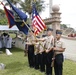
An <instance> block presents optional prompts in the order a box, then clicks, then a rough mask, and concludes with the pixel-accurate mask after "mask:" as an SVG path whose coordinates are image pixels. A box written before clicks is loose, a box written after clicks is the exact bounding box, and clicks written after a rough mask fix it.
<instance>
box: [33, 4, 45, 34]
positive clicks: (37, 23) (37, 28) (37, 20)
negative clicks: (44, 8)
mask: <svg viewBox="0 0 76 75" xmlns="http://www.w3.org/2000/svg"><path fill="white" fill-rule="evenodd" d="M32 12H33V13H32V26H33V29H34V33H35V35H38V34H39V33H40V32H42V31H43V30H44V29H45V28H46V25H45V24H44V22H43V20H42V19H41V17H40V16H39V14H38V12H37V10H36V7H35V5H33V10H32Z"/></svg>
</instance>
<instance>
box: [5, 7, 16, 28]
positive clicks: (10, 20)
mask: <svg viewBox="0 0 76 75" xmlns="http://www.w3.org/2000/svg"><path fill="white" fill-rule="evenodd" d="M4 10H5V14H6V17H7V19H8V23H9V28H12V26H14V25H15V21H14V16H13V15H12V14H13V13H12V11H10V10H8V9H7V8H6V7H5V6H4Z"/></svg>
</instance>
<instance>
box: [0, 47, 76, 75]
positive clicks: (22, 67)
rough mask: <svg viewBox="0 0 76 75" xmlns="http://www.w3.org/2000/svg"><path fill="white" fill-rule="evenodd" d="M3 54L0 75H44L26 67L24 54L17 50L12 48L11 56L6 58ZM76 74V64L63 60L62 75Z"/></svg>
mask: <svg viewBox="0 0 76 75" xmlns="http://www.w3.org/2000/svg"><path fill="white" fill-rule="evenodd" d="M3 51H4V53H3V54H0V63H4V64H5V65H6V68H5V69H4V70H0V75H45V73H41V72H40V71H39V70H35V69H33V68H29V67H28V60H27V57H24V52H23V50H21V49H18V48H12V49H11V50H10V51H11V52H12V53H13V55H12V56H7V55H6V54H5V50H3ZM75 74H76V62H73V61H70V60H65V62H64V74H63V75H75Z"/></svg>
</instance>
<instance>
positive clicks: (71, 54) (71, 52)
mask: <svg viewBox="0 0 76 75" xmlns="http://www.w3.org/2000/svg"><path fill="white" fill-rule="evenodd" d="M62 40H63V41H64V43H65V45H66V50H65V52H64V56H65V58H67V59H70V60H74V61H76V40H75V39H74V40H71V39H66V38H62Z"/></svg>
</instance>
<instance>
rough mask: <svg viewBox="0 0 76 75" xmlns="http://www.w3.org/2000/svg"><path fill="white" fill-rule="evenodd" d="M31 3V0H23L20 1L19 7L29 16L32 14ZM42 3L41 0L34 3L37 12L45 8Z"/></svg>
mask: <svg viewBox="0 0 76 75" xmlns="http://www.w3.org/2000/svg"><path fill="white" fill-rule="evenodd" d="M32 3H33V2H32V0H24V1H21V3H20V5H21V7H22V9H23V10H24V11H25V12H28V13H29V14H31V13H32ZM43 3H44V1H43V0H36V1H35V4H36V8H37V10H38V12H41V11H42V10H43V9H44V8H45V7H44V6H43Z"/></svg>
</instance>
